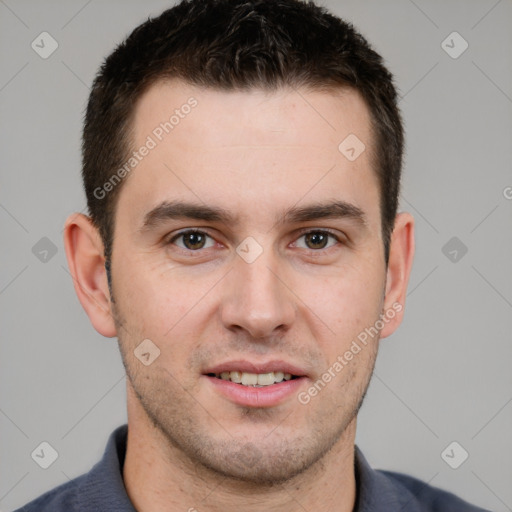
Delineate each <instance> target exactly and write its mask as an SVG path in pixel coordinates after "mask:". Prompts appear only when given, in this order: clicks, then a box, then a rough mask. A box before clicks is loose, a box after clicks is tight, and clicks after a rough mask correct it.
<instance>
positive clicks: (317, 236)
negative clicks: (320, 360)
mask: <svg viewBox="0 0 512 512" xmlns="http://www.w3.org/2000/svg"><path fill="white" fill-rule="evenodd" d="M305 239H306V244H307V245H308V247H309V248H310V249H323V248H325V246H326V245H327V242H328V239H329V235H327V234H325V233H322V232H320V231H314V232H312V233H308V234H307V235H305Z"/></svg>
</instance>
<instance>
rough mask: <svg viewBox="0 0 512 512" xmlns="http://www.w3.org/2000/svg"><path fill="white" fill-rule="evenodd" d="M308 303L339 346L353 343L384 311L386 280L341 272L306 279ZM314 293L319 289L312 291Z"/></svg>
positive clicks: (303, 294) (367, 274) (359, 273)
mask: <svg viewBox="0 0 512 512" xmlns="http://www.w3.org/2000/svg"><path fill="white" fill-rule="evenodd" d="M302 290H303V292H302V293H301V294H299V296H300V297H304V303H305V304H306V305H307V306H308V307H309V308H310V309H311V310H312V311H313V312H314V313H315V314H316V315H317V316H318V317H319V318H320V319H321V320H322V321H323V322H324V323H325V324H326V326H327V327H328V329H329V333H330V334H331V335H332V337H333V338H334V340H336V342H335V343H336V344H338V345H339V343H340V340H344V342H348V343H350V340H351V339H352V337H355V336H357V335H358V334H359V332H361V331H362V330H364V329H365V328H366V327H369V326H370V325H373V324H374V322H375V321H376V319H377V318H378V316H379V314H380V313H381V310H382V305H383V291H384V279H383V278H382V276H377V275H370V273H369V272H364V271H355V270H353V271H352V272H341V273H340V274H338V275H337V276H332V277H331V278H329V279H322V280H318V279H317V278H315V277H311V278H310V279H306V280H305V281H303V285H302ZM311 290H315V291H314V292H312V291H311Z"/></svg>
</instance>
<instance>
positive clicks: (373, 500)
mask: <svg viewBox="0 0 512 512" xmlns="http://www.w3.org/2000/svg"><path fill="white" fill-rule="evenodd" d="M127 433H128V425H122V426H120V427H118V428H117V429H116V430H114V432H112V434H111V435H110V438H109V440H108V443H107V446H106V448H105V453H104V455H103V458H102V459H101V460H100V461H99V462H98V463H97V464H96V465H95V466H94V467H93V468H92V469H91V471H90V472H89V473H88V474H87V475H86V478H85V479H84V480H83V482H82V484H81V489H80V491H81V492H80V493H79V496H80V497H79V498H78V499H79V503H80V511H81V512H97V511H98V510H109V511H112V512H136V510H135V508H134V507H133V504H132V503H131V501H130V499H129V498H128V494H127V492H126V488H125V486H124V482H123V476H122V468H123V464H124V459H125V456H126V440H127ZM354 470H355V477H356V489H357V501H356V505H355V507H354V512H371V511H375V510H378V511H379V512H396V511H397V510H400V511H401V512H421V511H420V509H419V508H418V503H417V501H416V499H415V498H414V496H413V495H412V494H411V493H410V492H408V490H407V489H406V488H405V487H403V486H401V485H400V484H399V483H398V482H395V481H393V480H392V479H391V478H389V477H388V476H386V475H385V474H384V473H382V472H380V471H376V470H374V469H372V468H371V467H370V465H369V464H368V462H367V460H366V458H365V457H364V455H363V453H362V452H361V450H360V449H359V448H358V446H355V453H354ZM398 487H400V488H398Z"/></svg>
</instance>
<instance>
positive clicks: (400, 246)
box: [380, 213, 414, 338]
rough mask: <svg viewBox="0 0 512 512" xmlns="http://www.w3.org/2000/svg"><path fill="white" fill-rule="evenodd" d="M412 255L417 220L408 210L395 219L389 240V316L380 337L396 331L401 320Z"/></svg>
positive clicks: (387, 278) (386, 297)
mask: <svg viewBox="0 0 512 512" xmlns="http://www.w3.org/2000/svg"><path fill="white" fill-rule="evenodd" d="M413 258H414V219H413V217H412V215H410V214H409V213H399V214H398V215H397V216H396V219H395V227H394V229H393V233H392V235H391V241H390V250H389V261H388V269H387V275H386V296H385V298H384V314H385V312H386V311H388V312H389V313H388V314H387V315H386V318H388V321H387V322H386V324H385V326H384V327H383V329H382V331H381V334H380V337H381V338H385V337H387V336H389V335H390V334H392V333H393V332H395V330H396V329H397V328H398V326H399V325H400V324H401V323H402V318H403V315H404V308H405V296H406V293H407V284H408V283H409V276H410V273H411V268H412V261H413ZM391 312H393V315H392V314H391Z"/></svg>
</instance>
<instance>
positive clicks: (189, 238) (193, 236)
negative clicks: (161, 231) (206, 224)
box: [169, 231, 213, 251]
mask: <svg viewBox="0 0 512 512" xmlns="http://www.w3.org/2000/svg"><path fill="white" fill-rule="evenodd" d="M208 239H210V240H211V241H210V242H209V241H208ZM178 241H181V243H178ZM169 243H172V244H176V245H177V246H178V247H181V248H182V249H188V250H190V251H197V250H199V249H204V248H207V247H212V246H213V239H212V238H211V237H210V236H209V235H207V234H206V233H204V232H203V231H184V232H182V233H179V234H178V235H176V236H175V237H174V238H173V239H172V240H170V242H169ZM208 243H209V245H207V244H208Z"/></svg>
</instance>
